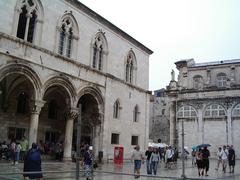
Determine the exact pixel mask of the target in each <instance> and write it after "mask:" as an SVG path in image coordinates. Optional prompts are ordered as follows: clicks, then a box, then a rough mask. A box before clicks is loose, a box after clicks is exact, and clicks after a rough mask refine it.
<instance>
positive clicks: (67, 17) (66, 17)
mask: <svg viewBox="0 0 240 180" xmlns="http://www.w3.org/2000/svg"><path fill="white" fill-rule="evenodd" d="M67 20H69V21H70V25H69V27H72V29H73V34H74V35H75V36H78V34H79V26H78V23H77V20H76V18H75V17H74V16H73V14H72V12H71V11H66V12H65V13H64V14H63V15H62V16H61V18H60V19H59V20H58V25H57V27H58V28H61V25H62V23H66V21H67Z"/></svg>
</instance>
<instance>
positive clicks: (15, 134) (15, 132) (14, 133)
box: [8, 127, 26, 140]
mask: <svg viewBox="0 0 240 180" xmlns="http://www.w3.org/2000/svg"><path fill="white" fill-rule="evenodd" d="M25 131H26V129H24V128H17V127H9V128H8V139H16V140H21V139H22V138H23V137H24V134H25Z"/></svg>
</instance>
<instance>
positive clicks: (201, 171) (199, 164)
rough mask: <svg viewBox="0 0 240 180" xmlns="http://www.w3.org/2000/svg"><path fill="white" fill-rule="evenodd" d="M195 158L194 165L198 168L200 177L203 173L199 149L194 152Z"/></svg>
mask: <svg viewBox="0 0 240 180" xmlns="http://www.w3.org/2000/svg"><path fill="white" fill-rule="evenodd" d="M195 156H196V164H197V168H198V176H202V175H203V173H204V172H203V156H202V150H201V149H198V150H196V153H195Z"/></svg>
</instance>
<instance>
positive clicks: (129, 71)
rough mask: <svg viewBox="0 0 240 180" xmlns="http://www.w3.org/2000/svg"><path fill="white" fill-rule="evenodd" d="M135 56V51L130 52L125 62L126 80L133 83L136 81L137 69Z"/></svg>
mask: <svg viewBox="0 0 240 180" xmlns="http://www.w3.org/2000/svg"><path fill="white" fill-rule="evenodd" d="M135 61H136V59H135V56H134V54H133V52H130V53H129V54H128V56H127V61H126V64H125V81H126V82H128V83H131V84H133V82H134V78H135V77H134V75H135V73H134V70H135V69H136V67H135V66H136V65H135Z"/></svg>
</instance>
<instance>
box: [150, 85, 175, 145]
mask: <svg viewBox="0 0 240 180" xmlns="http://www.w3.org/2000/svg"><path fill="white" fill-rule="evenodd" d="M169 126H170V123H169V102H168V96H167V94H166V92H165V89H164V88H163V89H159V90H155V91H154V94H153V96H152V98H151V101H150V121H149V138H150V139H151V140H153V142H157V141H158V139H161V140H162V142H163V143H166V144H169Z"/></svg>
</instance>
